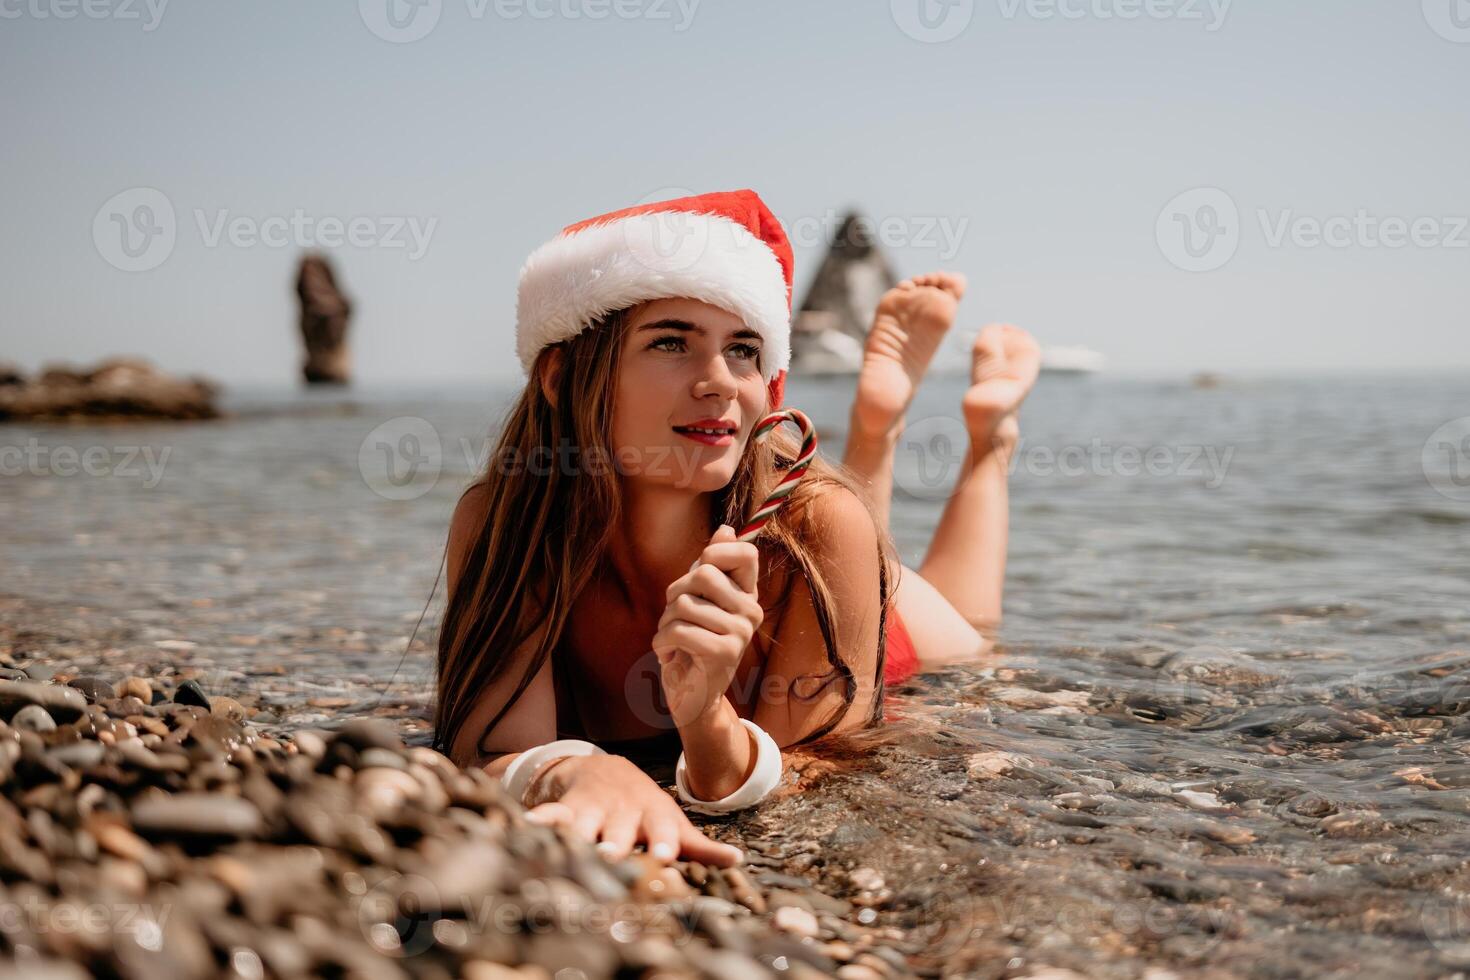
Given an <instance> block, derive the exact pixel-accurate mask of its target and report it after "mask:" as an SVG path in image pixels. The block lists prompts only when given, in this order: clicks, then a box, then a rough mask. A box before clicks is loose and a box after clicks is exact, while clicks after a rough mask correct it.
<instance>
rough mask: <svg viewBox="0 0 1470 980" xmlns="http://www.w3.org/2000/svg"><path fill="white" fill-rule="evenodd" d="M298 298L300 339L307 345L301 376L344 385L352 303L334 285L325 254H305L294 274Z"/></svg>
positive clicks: (347, 373) (347, 372)
mask: <svg viewBox="0 0 1470 980" xmlns="http://www.w3.org/2000/svg"><path fill="white" fill-rule="evenodd" d="M296 297H297V299H299V300H300V301H301V339H302V342H303V343H305V345H306V363H305V364H303V365H302V368H301V371H302V375H303V376H304V377H305V379H306V382H307V383H308V384H346V383H347V382H348V381H349V380H350V375H351V368H350V366H349V363H348V351H347V323H348V320H350V319H351V317H352V302H351V300H349V299H348V298H347V297H346V296H344V295H343V294H342V291H341V290H340V289H338V288H337V277H336V275H335V274H334V273H333V272H332V266H331V264H330V263H329V262H328V261H327V258H326V256H324V255H319V254H311V255H306V256H304V257H303V258H302V260H301V267H300V271H299V272H298V273H297V276H296Z"/></svg>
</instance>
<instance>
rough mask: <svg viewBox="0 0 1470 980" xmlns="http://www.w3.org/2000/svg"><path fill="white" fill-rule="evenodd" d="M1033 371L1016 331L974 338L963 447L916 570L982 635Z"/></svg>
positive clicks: (997, 598) (997, 603)
mask: <svg viewBox="0 0 1470 980" xmlns="http://www.w3.org/2000/svg"><path fill="white" fill-rule="evenodd" d="M1040 369H1041V352H1040V350H1039V349H1038V348H1037V346H1036V342H1035V341H1034V340H1032V339H1031V335H1030V334H1028V333H1026V331H1024V330H1022V329H1020V328H1019V327H1014V326H1011V325H1010V324H992V325H990V326H988V327H986V328H985V329H984V330H982V331H981V332H980V335H979V336H978V337H976V338H975V345H974V349H973V352H972V361H971V367H970V389H969V391H967V392H966V393H965V396H964V399H963V400H962V402H961V406H962V408H963V410H964V415H965V427H966V428H967V429H968V430H969V433H970V445H969V448H968V450H967V451H966V454H965V462H964V467H963V469H962V470H961V472H960V477H959V479H958V481H956V483H955V486H954V489H953V490H952V491H951V492H950V497H949V501H948V502H947V503H946V504H945V506H944V513H943V515H941V517H940V518H939V526H938V527H937V528H936V529H935V531H934V538H933V540H932V541H931V542H930V544H929V552H928V554H927V555H925V556H924V563H923V564H922V565H921V566H920V567H919V571H920V573H921V574H922V575H923V577H924V579H925V580H926V582H927V584H928V585H930V586H932V587H933V588H934V589H935V590H936V591H938V592H939V593H940V594H942V595H943V596H944V597H945V598H946V599H948V600H949V601H950V603H951V604H952V605H953V606H954V608H955V610H956V612H957V613H958V614H959V615H960V616H961V617H963V618H964V620H965V621H966V622H967V623H969V624H970V625H971V626H972V627H973V628H974V629H976V630H978V631H980V632H981V633H982V634H986V635H990V636H993V635H994V632H995V630H996V628H997V627H999V625H1000V618H1001V590H1002V586H1003V584H1004V581H1005V565H1006V545H1007V535H1008V526H1009V509H1010V505H1009V499H1008V494H1007V488H1006V480H1007V478H1008V476H1009V467H1010V459H1011V454H1012V453H1013V452H1014V450H1015V446H1016V442H1017V440H1018V438H1019V433H1020V429H1019V426H1018V424H1017V422H1016V414H1015V413H1016V410H1017V409H1018V408H1019V407H1020V405H1021V401H1022V400H1023V399H1024V398H1025V397H1026V395H1027V393H1028V392H1029V391H1030V390H1031V387H1032V385H1034V384H1035V383H1036V376H1037V374H1038V372H1039V371H1040ZM900 612H903V609H902V607H900ZM908 619H909V617H908V615H907V614H906V613H905V614H904V621H905V622H906V623H907V622H908ZM915 646H918V641H917V638H916V640H915ZM920 651H921V659H922V648H920Z"/></svg>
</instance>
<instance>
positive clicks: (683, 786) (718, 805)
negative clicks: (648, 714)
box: [674, 718, 781, 814]
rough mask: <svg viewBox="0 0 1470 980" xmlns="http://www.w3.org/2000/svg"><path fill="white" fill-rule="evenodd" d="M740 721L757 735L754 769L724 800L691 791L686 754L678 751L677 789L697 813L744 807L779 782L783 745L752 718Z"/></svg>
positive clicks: (675, 784)
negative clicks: (706, 797)
mask: <svg viewBox="0 0 1470 980" xmlns="http://www.w3.org/2000/svg"><path fill="white" fill-rule="evenodd" d="M740 724H742V725H744V726H745V728H746V729H747V730H748V731H749V732H750V733H751V734H752V735H754V736H755V752H756V755H755V769H754V770H752V771H751V774H750V777H749V778H748V779H746V780H745V782H744V783H742V784H741V785H740V787H739V788H738V789H736V790H735V791H734V792H733V793H731V794H730V795H729V796H726V797H725V798H724V799H721V800H701V799H699V798H698V797H696V796H695V795H694V794H693V793H691V792H689V777H688V771H687V768H686V767H685V765H684V753H683V752H680V753H679V761H678V763H677V764H676V765H675V766H674V789H675V790H677V791H678V794H679V799H681V800H683V801H684V802H685V804H687V805H688V807H689V809H691V810H693V811H694V812H695V813H704V814H719V813H730V812H732V811H735V810H743V809H745V808H746V807H748V806H754V805H755V804H757V803H759V802H760V801H761V800H763V799H765V798H766V797H767V796H768V795H769V794H770V792H771V790H773V789H775V788H776V787H777V786H778V785H779V784H780V782H781V747H780V746H779V745H777V744H776V740H775V739H774V738H772V737H771V736H770V735H769V734H767V733H766V730H765V729H764V728H761V726H759V725H757V724H756V723H755V722H753V721H751V720H750V719H749V718H741V719H740Z"/></svg>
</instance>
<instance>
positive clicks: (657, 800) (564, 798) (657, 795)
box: [526, 755, 744, 868]
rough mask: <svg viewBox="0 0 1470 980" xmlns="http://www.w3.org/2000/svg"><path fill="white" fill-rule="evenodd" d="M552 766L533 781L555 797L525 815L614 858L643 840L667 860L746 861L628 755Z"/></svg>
mask: <svg viewBox="0 0 1470 980" xmlns="http://www.w3.org/2000/svg"><path fill="white" fill-rule="evenodd" d="M550 765H551V766H552V768H551V769H549V770H547V771H546V772H545V773H544V774H543V775H540V776H538V777H537V778H536V779H535V780H534V781H533V783H532V786H533V788H534V791H536V792H537V794H538V796H539V797H540V798H541V799H546V798H547V797H548V796H549V797H550V798H551V799H549V800H548V801H547V802H543V803H539V804H537V805H535V806H533V807H531V809H530V810H528V811H527V813H526V819H528V820H531V821H533V822H536V823H542V824H547V825H553V826H562V827H565V828H566V829H567V830H569V831H570V832H571V833H573V834H576V835H577V836H579V837H581V838H582V839H583V840H586V841H588V842H590V843H594V844H596V845H597V849H598V850H599V851H601V852H602V854H603V856H604V857H607V858H609V859H610V860H614V861H616V860H620V859H622V858H624V857H627V856H628V854H629V853H630V852H631V851H632V850H633V845H634V844H637V843H639V842H642V843H645V844H647V846H648V853H649V854H651V855H652V856H653V857H654V858H655V859H656V860H659V861H662V862H665V863H667V862H670V861H673V860H675V859H676V858H679V857H681V856H682V857H683V858H685V859H686V860H690V861H699V862H701V863H702V864H713V865H716V866H717V867H722V868H728V867H731V866H733V865H737V864H741V863H743V862H744V855H743V854H742V853H741V851H740V849H739V848H736V847H732V846H730V845H729V844H721V843H720V842H719V841H715V840H711V839H710V838H708V837H706V836H705V835H704V834H702V833H700V832H699V830H698V829H696V828H695V826H694V824H692V823H690V822H689V818H688V817H687V816H685V814H684V810H683V809H682V808H681V807H680V806H679V804H678V802H677V801H676V800H675V799H674V798H673V797H671V796H669V794H668V793H666V792H664V790H663V789H661V788H660V787H659V785H658V784H657V783H655V782H654V781H653V780H652V779H651V778H649V776H648V774H647V773H646V772H644V771H643V770H642V769H639V768H638V767H637V766H636V765H634V764H633V763H632V762H630V761H629V760H628V759H625V758H623V757H622V756H620V755H584V756H573V757H568V758H564V759H559V760H556V761H555V762H553V763H551V764H550Z"/></svg>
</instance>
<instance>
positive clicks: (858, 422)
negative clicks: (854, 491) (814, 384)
mask: <svg viewBox="0 0 1470 980" xmlns="http://www.w3.org/2000/svg"><path fill="white" fill-rule="evenodd" d="M964 295H965V277H964V276H962V275H960V274H959V273H950V272H935V273H930V274H929V275H924V276H915V277H914V278H913V279H905V280H904V281H903V282H901V283H899V284H898V285H897V286H895V287H894V288H893V289H890V290H889V291H888V292H887V293H885V294H884V296H883V299H882V301H880V302H879V304H878V310H877V312H876V313H875V314H874V315H873V326H872V329H870V330H869V331H868V339H867V343H866V346H865V348H864V351H863V366H862V370H861V372H860V373H859V374H858V383H857V396H856V397H855V398H854V399H853V403H852V413H851V421H850V424H849V426H848V433H847V448H846V450H845V452H844V453H843V457H842V462H843V464H844V465H845V466H846V467H847V468H848V469H850V470H851V471H852V472H853V473H854V475H856V476H857V477H858V479H859V480H861V481H862V482H863V483H864V484H866V485H867V488H868V492H869V494H870V495H871V497H872V500H873V504H874V506H875V507H876V508H877V509H878V515H879V518H880V519H881V520H882V522H883V526H884V527H885V528H886V527H888V510H889V505H890V503H891V501H892V498H893V457H894V452H895V451H896V449H897V447H898V438H899V436H900V435H902V434H903V416H904V412H906V411H907V410H908V407H909V402H911V401H913V398H914V390H915V389H916V388H918V386H919V381H920V379H922V378H923V377H924V372H925V371H927V370H928V369H929V362H930V361H931V360H933V359H934V352H935V351H937V350H938V349H939V344H940V342H941V341H943V340H944V335H945V333H946V332H947V331H948V330H949V328H950V325H951V324H952V323H954V316H955V311H956V309H957V308H958V306H959V302H960V299H961V298H962V297H963V296H964Z"/></svg>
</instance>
